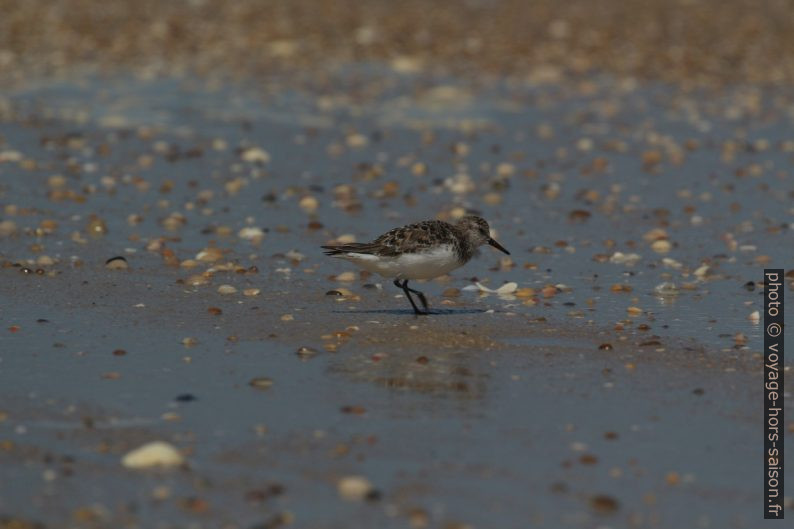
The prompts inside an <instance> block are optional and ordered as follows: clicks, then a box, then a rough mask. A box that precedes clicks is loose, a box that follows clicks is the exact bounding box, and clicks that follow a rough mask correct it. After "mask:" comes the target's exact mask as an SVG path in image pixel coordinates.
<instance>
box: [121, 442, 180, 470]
mask: <svg viewBox="0 0 794 529" xmlns="http://www.w3.org/2000/svg"><path fill="white" fill-rule="evenodd" d="M184 462H185V458H184V457H183V456H182V454H181V453H180V452H179V450H177V449H176V447H174V446H173V445H172V444H170V443H166V442H165V441H152V442H150V443H146V444H144V445H142V446H139V447H138V448H136V449H134V450H131V451H130V452H127V453H126V454H125V455H124V457H122V458H121V464H122V465H123V466H125V467H127V468H135V469H140V468H152V467H163V468H167V467H176V466H179V465H182V464H183V463H184Z"/></svg>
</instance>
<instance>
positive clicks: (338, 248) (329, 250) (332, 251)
mask: <svg viewBox="0 0 794 529" xmlns="http://www.w3.org/2000/svg"><path fill="white" fill-rule="evenodd" d="M320 248H323V249H324V250H325V252H324V253H325V255H332V256H334V255H335V256H339V255H343V254H346V253H372V247H371V245H369V244H366V243H357V242H354V243H350V244H337V245H332V246H321V247H320Z"/></svg>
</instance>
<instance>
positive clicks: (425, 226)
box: [373, 220, 455, 255]
mask: <svg viewBox="0 0 794 529" xmlns="http://www.w3.org/2000/svg"><path fill="white" fill-rule="evenodd" d="M439 243H442V244H454V243H455V236H454V233H453V231H452V226H450V225H449V224H447V223H446V222H442V221H440V220H426V221H424V222H419V223H417V224H410V225H408V226H403V227H402V228H394V229H393V230H391V231H389V232H386V233H384V234H383V235H381V236H380V237H378V238H377V239H375V241H374V243H373V244H377V245H378V246H379V250H378V255H399V254H403V253H419V252H422V251H425V250H428V249H430V248H432V247H433V246H435V245H437V244H439Z"/></svg>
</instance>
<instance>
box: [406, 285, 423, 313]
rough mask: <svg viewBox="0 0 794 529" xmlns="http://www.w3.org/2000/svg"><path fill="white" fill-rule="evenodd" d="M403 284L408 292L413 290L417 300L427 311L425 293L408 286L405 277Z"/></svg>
mask: <svg viewBox="0 0 794 529" xmlns="http://www.w3.org/2000/svg"><path fill="white" fill-rule="evenodd" d="M403 286H404V287H405V288H407V289H408V292H413V293H414V294H416V295H417V296H418V297H419V301H421V302H422V306H423V307H424V308H425V312H427V311H428V310H429V309H428V307H427V298H425V295H424V294H422V293H421V292H419V291H418V290H414V289H413V288H408V280H407V279H406V280H405V281H404V282H403Z"/></svg>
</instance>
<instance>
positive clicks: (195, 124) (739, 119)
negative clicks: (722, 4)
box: [0, 3, 794, 529]
mask: <svg viewBox="0 0 794 529" xmlns="http://www.w3.org/2000/svg"><path fill="white" fill-rule="evenodd" d="M82 4H83V3H76V4H75V5H78V6H79V5H82ZM731 5H733V4H731ZM691 9H694V8H691ZM22 15H23V13H22V12H20V16H19V17H18V18H17V19H16V20H17V21H18V23H20V24H22V23H23V22H24V21H25V20H28V18H25V16H27V15H25V16H22ZM290 16H297V15H295V14H294V13H293V14H292V15H290ZM764 16H766V15H764ZM131 23H132V22H131ZM241 23H242V22H241ZM570 24H574V22H569V26H568V29H570V27H571V26H570ZM550 31H551V35H552V37H548V38H553V39H558V40H560V39H561V37H564V36H565V35H564V33H565V32H566V31H567V30H566V29H565V27H563V25H560V23H557V24H556V25H552V27H551V29H550ZM88 33H89V34H93V33H91V32H90V31H89V32H88ZM367 35H370V33H367V32H366V31H364V30H361V31H360V32H359V33H358V37H357V38H358V39H359V40H361V39H363V40H364V41H366V40H367V38H369V37H367ZM554 35H557V36H556V37H555V36H554ZM19 38H22V37H21V36H20V37H19ZM31 38H32V37H31ZM562 40H564V39H562ZM180 42H181V41H180ZM566 42H567V41H566ZM359 45H361V44H360V43H359ZM7 46H8V45H7ZM279 46H280V47H277V49H279V50H281V52H280V53H283V52H285V51H284V50H288V49H291V48H289V46H288V45H287V44H285V43H281V44H280V45H279ZM45 48H46V46H45V47H39V48H35V49H37V50H39V52H41V53H43V52H42V50H43V49H45ZM9 49H15V48H14V47H13V46H10V47H9ZM68 49H69V50H73V49H74V48H68ZM341 49H346V48H344V47H339V48H332V50H333V51H334V53H339V54H340V55H339V57H341V58H340V59H339V62H338V63H335V64H334V66H333V67H330V66H329V67H328V68H323V69H322V71H319V70H318V71H316V72H313V71H311V70H310V69H305V70H301V69H300V68H299V67H298V66H295V65H293V66H295V71H289V72H288V71H279V72H278V74H275V73H274V74H273V75H262V76H261V77H256V76H255V74H261V73H262V72H260V71H259V70H256V69H254V70H256V71H254V72H252V73H251V76H250V77H248V78H245V79H237V80H232V79H231V78H230V76H229V75H219V76H216V75H212V76H208V75H205V74H202V73H201V72H195V71H193V72H191V73H185V72H182V73H179V72H172V73H171V75H169V76H162V75H160V73H161V72H158V73H157V75H154V76H153V75H149V74H151V73H152V71H157V70H158V68H155V67H152V68H154V70H151V69H147V68H143V69H142V70H143V72H142V71H141V68H138V66H140V65H134V64H128V63H126V62H125V61H124V60H122V57H121V56H118V57H115V59H118V61H117V62H118V64H116V66H117V67H118V68H117V69H114V70H113V71H110V70H107V71H106V70H104V66H103V67H99V68H89V69H88V70H90V71H86V70H85V67H86V65H85V64H84V61H82V62H81V61H78V60H77V59H75V58H74V57H71V56H69V55H68V54H67V55H66V57H70V60H69V61H66V66H64V68H63V69H62V70H60V69H57V71H55V72H53V71H51V70H48V69H46V68H45V69H44V70H46V71H41V70H38V69H36V68H33V67H31V69H30V70H26V69H22V70H21V73H22V74H24V73H25V72H28V77H25V75H17V76H16V78H15V79H9V80H8V81H9V82H8V84H7V85H6V86H7V89H6V90H5V91H4V92H3V95H2V98H0V207H2V210H0V215H2V216H1V217H0V263H1V265H2V268H0V299H2V308H1V309H0V333H2V334H0V336H2V340H1V343H2V347H0V377H1V378H2V386H1V388H0V472H1V473H2V480H0V527H4V528H5V527H182V526H185V527H187V526H189V527H242V528H255V527H256V528H265V527H268V528H275V527H281V526H288V525H291V526H294V527H313V528H314V527H318V528H319V527H324V528H335V527H340V528H341V527H413V528H422V527H441V528H445V529H452V528H464V527H476V528H492V527H499V528H509V527H516V528H519V527H527V526H533V527H555V528H556V527H583V528H584V527H673V526H682V527H737V528H738V527H751V526H754V525H756V524H757V523H758V522H757V520H758V519H760V516H761V514H760V513H761V494H762V489H761V485H760V478H759V477H758V476H760V473H761V468H760V467H761V462H760V460H759V456H758V454H759V450H760V446H761V445H760V441H761V417H760V410H761V404H760V403H761V398H762V394H761V384H760V374H761V365H762V363H761V352H762V342H761V327H760V325H759V323H758V322H757V320H755V319H754V316H755V313H756V311H760V310H761V308H762V299H763V298H762V292H763V284H762V283H761V282H762V280H763V276H762V270H763V268H764V267H765V266H768V267H780V268H784V269H786V270H787V271H789V273H788V275H787V279H786V283H787V287H786V288H787V293H790V292H791V286H790V283H791V282H792V273H791V268H792V264H791V256H792V252H791V248H792V247H793V245H792V243H793V242H794V237H793V236H792V229H791V227H792V222H793V221H794V214H793V213H794V211H793V210H792V203H793V202H792V198H793V194H794V187H793V185H792V182H793V181H794V180H792V177H791V173H792V169H793V166H792V162H793V160H794V136H792V135H791V130H792V127H791V125H792V122H791V121H792V115H793V114H792V108H794V107H792V102H791V98H790V95H789V91H787V90H786V89H785V87H784V86H782V85H780V86H775V85H774V83H772V84H769V83H766V82H762V81H761V80H756V81H753V82H752V83H751V82H749V81H751V80H748V82H744V83H742V82H739V81H737V80H736V79H734V78H732V77H731V76H730V75H728V74H727V73H725V72H723V73H725V75H724V76H715V77H714V78H712V79H710V82H709V83H703V84H702V85H700V86H697V87H693V86H690V85H687V83H684V82H682V80H681V79H680V78H664V77H663V76H660V75H656V76H653V75H651V76H650V77H651V78H650V79H648V78H642V76H640V75H639V74H638V73H637V72H633V73H632V75H626V74H625V72H621V71H620V70H619V69H615V68H611V67H610V65H609V63H606V62H603V61H602V62H599V61H598V60H596V59H597V56H594V57H596V59H593V60H594V61H596V63H597V64H598V65H599V66H600V67H601V68H600V73H585V74H583V75H577V76H575V78H569V77H567V75H566V76H562V77H555V76H551V77H546V78H538V77H532V76H525V75H524V73H526V72H524V73H521V75H516V72H514V71H513V72H509V73H504V74H500V73H499V72H494V71H489V73H488V75H487V76H484V77H481V78H480V79H479V80H477V81H476V82H475V81H473V80H472V79H471V78H470V77H467V76H466V75H465V73H460V72H455V71H454V68H449V69H443V68H441V69H439V68H437V67H435V66H434V67H432V68H430V67H429V66H428V64H429V63H428V61H430V60H431V59H432V60H437V61H439V64H442V65H443V64H444V61H448V60H449V59H448V58H447V57H446V56H445V55H444V54H443V53H441V52H437V53H434V54H431V55H432V57H425V56H418V55H417V56H412V57H407V56H401V58H399V60H392V59H388V58H385V57H383V56H379V55H378V54H377V53H375V54H373V55H372V56H367V57H366V58H360V59H359V60H356V59H355V58H350V57H347V56H345V55H344V54H343V53H341V52H340V51H339V50H341ZM488 49H490V48H486V51H487V50H488ZM408 51H410V50H408ZM29 53H31V54H34V52H33V51H30V52H29ZM329 53H330V51H329ZM406 53H407V52H406ZM34 55H35V54H34ZM78 55H79V54H78ZM107 55H108V56H113V55H112V53H111V52H110V51H108V52H107ZM210 56H211V54H208V52H200V53H199V52H196V56H195V57H198V58H201V57H204V58H205V59H206V58H207V57H210ZM5 57H6V58H8V56H7V55H6V56H5ZM103 57H104V55H103ZM142 57H143V58H145V59H146V61H147V62H146V64H148V65H149V66H151V65H152V64H154V63H155V62H156V61H154V59H153V58H152V57H150V56H149V55H147V54H145V53H144V54H143V55H142ZM345 57H346V60H342V59H345ZM78 58H79V57H78ZM105 58H107V57H105ZM39 59H40V60H39V62H37V63H36V64H39V65H43V64H48V63H47V61H46V60H44V59H43V58H42V57H39ZM72 59H74V62H72ZM481 59H482V60H483V61H486V62H488V61H489V56H488V55H487V53H486V54H485V55H483V57H482V58H481ZM163 60H164V62H165V63H167V64H176V63H179V61H180V60H181V59H179V58H178V57H176V58H175V57H170V56H168V57H165V58H164V59H163ZM169 61H171V62H169ZM101 62H102V61H97V62H96V63H95V64H94V66H96V65H97V64H100V63H101ZM187 62H189V61H187ZM213 64H214V63H213ZM491 64H493V61H491ZM736 64H740V65H741V64H749V63H745V62H742V61H738V62H737V63H736ZM193 66H195V65H193ZM304 67H305V68H310V67H309V66H308V65H307V66H304ZM726 68H727V67H726ZM748 68H750V66H748ZM186 69H187V68H186ZM230 69H231V70H236V73H238V74H239V73H240V72H242V71H244V70H245V68H243V67H242V66H241V64H238V63H230ZM199 70H200V69H199ZM726 71H727V72H728V73H730V72H733V70H726ZM753 71H755V70H753ZM79 72H82V73H79ZM147 72H148V74H147ZM226 73H227V74H228V73H229V72H226ZM266 73H267V72H266ZM634 74H637V75H634ZM682 75H683V74H682ZM718 78H720V79H722V80H721V81H720V82H719V83H718V84H717V85H715V84H714V82H716V80H717V79H718ZM725 79H728V80H729V81H725ZM684 85H687V86H684ZM464 212H477V213H479V214H481V215H483V216H484V217H485V218H486V219H488V220H489V222H490V223H491V225H492V226H493V228H494V229H495V230H496V232H497V234H498V239H499V240H500V242H502V243H503V244H504V245H505V246H506V247H507V248H508V249H510V250H511V252H512V255H511V258H509V259H506V258H503V257H504V256H502V254H498V253H496V252H492V251H491V250H490V249H486V250H484V251H483V254H482V256H481V257H480V258H479V259H477V260H475V261H473V262H471V263H470V264H469V265H467V266H466V267H465V268H463V269H460V270H457V271H455V272H454V273H453V275H452V276H451V277H448V278H442V279H440V280H437V281H432V282H428V283H423V284H421V283H417V284H416V285H415V286H416V287H417V288H419V289H421V290H423V291H424V292H425V293H426V294H427V295H428V296H429V299H430V302H431V305H432V307H433V308H434V314H432V315H430V316H427V317H415V316H413V314H412V313H411V310H410V306H409V305H408V302H407V300H406V299H404V298H403V297H401V296H399V294H400V292H399V290H398V289H396V288H395V287H393V285H391V283H390V281H385V280H383V279H381V278H378V277H374V276H365V275H361V274H359V273H358V271H356V270H355V269H353V268H352V267H350V265H348V264H347V263H344V262H340V261H335V260H332V259H330V258H327V257H325V256H323V255H322V253H321V251H320V249H319V246H320V245H321V244H326V243H328V242H329V241H332V240H358V241H362V240H367V239H369V238H372V237H374V236H377V235H378V234H380V233H381V232H383V231H385V230H387V229H389V228H391V227H394V226H396V225H400V224H405V223H408V222H412V221H415V220H421V219H424V218H432V217H437V218H444V219H453V218H455V217H456V216H458V215H461V214H463V213H464ZM114 257H123V259H115V260H112V261H110V263H107V264H106V262H107V261H108V260H109V259H112V258H114ZM475 281H476V282H479V283H480V284H482V285H484V286H486V287H488V288H491V289H496V288H497V287H499V286H500V285H503V284H505V283H509V282H514V283H516V285H515V287H513V288H508V289H507V290H508V291H509V292H508V293H507V294H506V295H496V294H488V293H484V292H480V291H479V289H478V288H477V287H474V290H472V289H471V288H472V286H473V285H475ZM789 312H791V311H789ZM786 402H787V404H789V405H790V404H791V402H790V393H789V394H787V395H786ZM786 428H787V429H788V431H789V432H791V430H792V425H791V422H790V421H789V422H788V423H787V424H786ZM790 438H791V435H789V439H790ZM155 440H160V441H166V442H168V443H170V444H171V445H173V446H174V447H176V448H177V449H178V450H179V451H180V453H181V454H182V456H183V457H184V459H185V464H183V465H181V466H178V467H175V468H169V469H143V470H142V469H132V468H127V467H125V466H124V465H122V462H121V461H122V457H123V456H124V455H125V454H126V453H128V452H129V451H131V450H133V449H135V448H137V447H139V446H141V445H143V444H145V443H148V442H150V441H155ZM788 448H789V451H790V450H791V446H790V445H789V446H788Z"/></svg>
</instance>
